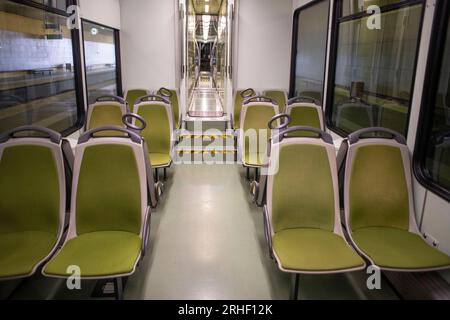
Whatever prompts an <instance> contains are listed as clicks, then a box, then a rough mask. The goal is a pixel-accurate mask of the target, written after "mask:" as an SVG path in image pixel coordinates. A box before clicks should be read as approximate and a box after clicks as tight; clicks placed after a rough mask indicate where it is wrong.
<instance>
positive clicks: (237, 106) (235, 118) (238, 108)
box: [233, 90, 254, 129]
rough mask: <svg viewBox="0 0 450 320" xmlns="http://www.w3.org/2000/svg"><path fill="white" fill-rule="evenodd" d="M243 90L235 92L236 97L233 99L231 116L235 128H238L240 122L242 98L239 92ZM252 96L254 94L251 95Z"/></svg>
mask: <svg viewBox="0 0 450 320" xmlns="http://www.w3.org/2000/svg"><path fill="white" fill-rule="evenodd" d="M242 92H244V91H243V90H240V91H237V92H236V97H235V99H234V116H233V127H234V128H235V129H239V127H240V125H241V123H240V121H241V110H242V103H243V102H244V99H243V98H242V96H241V94H242ZM253 96H254V95H253Z"/></svg>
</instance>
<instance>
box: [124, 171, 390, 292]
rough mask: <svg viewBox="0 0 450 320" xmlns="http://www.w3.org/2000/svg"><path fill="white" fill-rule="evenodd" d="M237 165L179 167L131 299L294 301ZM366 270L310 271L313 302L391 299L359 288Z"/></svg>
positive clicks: (306, 281)
mask: <svg viewBox="0 0 450 320" xmlns="http://www.w3.org/2000/svg"><path fill="white" fill-rule="evenodd" d="M243 176H244V171H243V170H242V168H241V167H240V166H237V165H222V166H219V165H218V166H208V165H201V166H193V165H191V166H190V165H186V166H178V167H175V168H174V169H172V170H171V175H170V180H169V182H168V184H167V193H166V196H165V198H164V200H163V203H162V206H161V207H160V208H159V209H158V210H157V211H156V212H155V213H154V215H153V219H152V223H153V224H152V235H151V248H150V254H149V256H147V257H146V259H145V260H144V262H143V263H142V265H141V266H140V268H139V269H138V271H137V272H136V274H135V275H134V276H132V277H131V278H130V279H129V281H128V284H127V287H126V291H125V298H127V299H286V298H288V295H289V286H290V277H289V275H287V274H283V273H281V272H279V271H278V268H277V267H276V265H275V263H274V262H272V260H270V259H269V257H268V253H267V249H266V248H267V247H266V244H265V241H264V233H263V220H262V214H261V210H260V209H258V208H256V207H254V206H253V205H252V204H251V203H250V201H249V200H248V198H247V191H248V187H247V182H246V181H245V179H244V178H243ZM365 282H366V278H365V274H364V273H358V274H354V275H352V276H346V275H333V276H316V277H315V276H303V277H302V278H301V294H300V295H301V297H302V298H307V299H337V298H341V299H361V298H363V297H364V296H363V295H364V294H371V296H370V297H371V298H380V297H381V296H383V297H385V298H389V297H390V295H387V296H386V293H385V292H384V291H383V292H371V293H368V292H367V289H366V290H365V291H366V292H365V293H364V292H363V291H364V290H363V291H361V292H358V290H355V289H354V287H353V285H356V286H358V287H359V286H365Z"/></svg>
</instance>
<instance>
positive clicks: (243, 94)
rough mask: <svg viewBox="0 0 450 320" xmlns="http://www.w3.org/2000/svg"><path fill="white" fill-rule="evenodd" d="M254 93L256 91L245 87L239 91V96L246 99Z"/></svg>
mask: <svg viewBox="0 0 450 320" xmlns="http://www.w3.org/2000/svg"><path fill="white" fill-rule="evenodd" d="M255 95H256V91H255V90H254V89H252V88H249V89H246V90H244V91H242V92H241V98H242V99H247V98H250V97H253V96H255Z"/></svg>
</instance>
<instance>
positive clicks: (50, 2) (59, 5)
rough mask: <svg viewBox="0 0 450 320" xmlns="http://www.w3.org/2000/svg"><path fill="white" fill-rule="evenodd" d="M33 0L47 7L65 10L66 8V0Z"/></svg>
mask: <svg viewBox="0 0 450 320" xmlns="http://www.w3.org/2000/svg"><path fill="white" fill-rule="evenodd" d="M31 1H33V2H36V3H39V4H43V5H44V6H47V7H52V8H56V9H60V10H64V11H66V9H67V0H31Z"/></svg>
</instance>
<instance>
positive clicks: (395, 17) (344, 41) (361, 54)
mask: <svg viewBox="0 0 450 320" xmlns="http://www.w3.org/2000/svg"><path fill="white" fill-rule="evenodd" d="M421 18H422V4H419V5H413V6H409V7H401V8H397V9H393V10H390V11H388V12H384V13H382V14H381V29H369V28H368V26H367V19H368V18H367V17H363V18H356V19H353V20H350V21H345V22H341V23H339V39H338V48H337V57H336V74H335V79H334V97H333V105H332V109H331V110H332V119H331V120H332V126H333V127H334V128H337V129H339V131H342V132H344V133H346V134H349V133H352V132H354V131H356V130H358V129H361V128H365V127H376V126H378V127H385V128H389V129H392V130H395V131H397V132H399V133H401V134H403V135H406V132H407V127H408V118H409V117H408V115H409V109H410V105H411V101H410V100H411V90H412V86H413V82H414V73H415V68H416V56H417V49H418V45H419V39H420V32H421V30H420V25H421Z"/></svg>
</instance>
